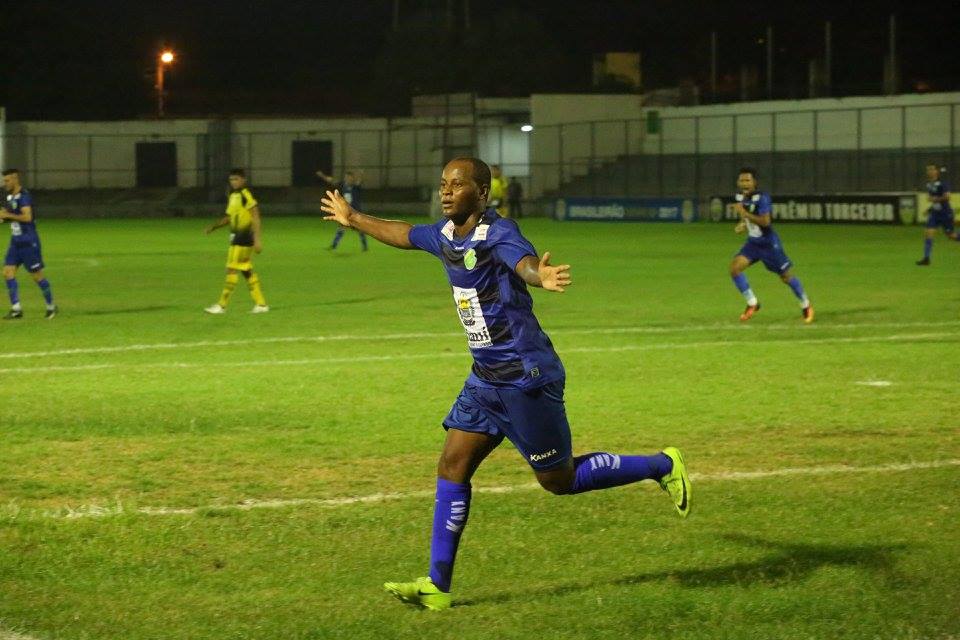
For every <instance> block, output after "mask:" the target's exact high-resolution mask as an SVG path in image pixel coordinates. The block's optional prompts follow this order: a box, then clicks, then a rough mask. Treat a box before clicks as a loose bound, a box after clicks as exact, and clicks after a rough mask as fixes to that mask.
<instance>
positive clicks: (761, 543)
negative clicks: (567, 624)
mask: <svg viewBox="0 0 960 640" xmlns="http://www.w3.org/2000/svg"><path fill="white" fill-rule="evenodd" d="M722 537H723V538H725V539H727V540H731V541H733V542H737V543H741V544H745V545H749V546H754V547H761V548H763V549H766V550H768V551H769V553H768V554H767V555H766V556H764V557H763V558H760V559H759V560H753V561H745V562H734V563H732V564H725V565H721V566H717V567H710V568H705V569H680V570H676V571H654V572H650V573H638V574H634V575H628V576H623V577H620V578H615V579H613V580H608V581H606V582H601V583H596V582H591V583H583V582H580V583H577V582H574V583H569V584H563V585H557V586H555V587H548V588H546V589H540V590H539V595H549V596H556V595H565V594H569V593H576V592H579V591H586V590H589V589H593V588H596V587H597V586H601V585H606V586H609V585H614V586H617V585H634V584H644V583H650V582H661V581H662V582H670V583H674V584H678V585H680V586H682V587H687V588H699V587H727V586H744V585H751V584H766V585H769V586H772V587H778V586H781V585H784V584H786V583H789V582H798V581H801V580H805V579H806V578H807V577H809V576H810V575H811V574H812V573H813V572H814V571H816V570H818V569H820V568H823V567H858V568H862V569H866V570H868V571H872V572H875V573H877V574H879V575H880V576H881V577H882V579H883V580H884V581H886V582H889V583H891V584H896V583H897V582H899V578H898V577H897V576H896V574H895V554H896V552H898V551H900V550H902V549H904V548H906V546H907V545H905V544H894V545H822V544H804V543H783V542H772V541H768V540H763V539H761V538H757V537H754V536H747V535H740V534H729V535H725V536H722ZM529 596H530V592H529V591H528V592H524V593H500V594H497V595H493V596H480V597H477V598H469V599H466V600H461V601H458V602H456V603H455V606H458V607H469V606H473V605H478V604H502V603H506V602H510V601H512V600H516V599H520V598H528V597H529Z"/></svg>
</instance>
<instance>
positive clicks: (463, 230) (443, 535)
mask: <svg viewBox="0 0 960 640" xmlns="http://www.w3.org/2000/svg"><path fill="white" fill-rule="evenodd" d="M489 194H490V169H489V167H487V165H486V164H484V163H483V162H482V161H480V160H477V159H475V158H458V159H456V160H452V161H451V162H450V163H449V164H447V166H446V167H445V168H444V170H443V175H442V178H441V180H440V199H441V205H442V208H443V214H444V216H445V218H446V220H441V221H440V222H438V223H436V224H430V225H416V226H412V225H410V224H408V223H406V222H399V221H391V220H382V219H379V218H374V217H372V216H368V215H365V214H363V213H360V212H359V211H356V210H355V209H354V208H352V207H351V206H350V204H349V203H347V201H346V200H344V198H343V197H342V196H341V195H340V194H339V193H338V192H336V191H334V192H330V191H328V192H327V197H326V198H324V199H323V200H322V206H321V208H322V210H323V211H324V212H325V213H326V214H328V215H327V216H325V218H324V219H325V220H333V221H336V222H338V223H340V224H342V225H344V226H348V227H353V228H355V229H357V230H358V231H363V232H364V233H368V234H370V235H371V236H373V237H374V238H376V239H377V240H379V241H380V242H383V243H385V244H388V245H390V246H393V247H397V248H399V249H420V250H423V251H426V252H428V253H431V254H433V255H434V256H436V257H437V258H438V259H440V261H441V262H442V263H443V266H444V269H445V270H446V273H447V279H448V280H449V281H450V285H451V287H452V289H453V302H454V307H455V309H456V312H457V316H458V318H459V319H460V322H461V324H463V328H464V331H465V332H466V335H467V344H468V346H469V348H470V351H471V354H472V355H473V367H472V370H471V372H470V375H469V376H468V377H467V380H466V383H465V384H464V387H463V390H462V391H461V392H460V396H459V397H458V398H457V400H456V401H455V402H454V404H453V407H452V408H451V409H450V412H449V413H448V414H447V417H446V418H444V420H443V427H444V428H445V429H446V430H447V433H446V442H445V443H444V445H443V451H442V453H441V454H440V461H439V463H438V466H437V487H436V506H435V511H434V518H433V537H432V540H431V545H430V573H429V576H428V577H423V578H418V579H417V580H416V581H414V582H388V583H386V584H385V585H384V587H385V588H386V590H387V591H389V592H390V593H392V594H393V595H395V596H396V597H398V598H399V599H400V600H402V601H404V602H406V603H408V604H413V605H418V606H422V607H426V608H428V609H434V610H440V609H446V608H448V607H450V605H451V595H450V584H451V579H452V576H453V566H454V560H455V558H456V553H457V547H458V545H459V543H460V536H461V535H462V534H463V530H464V527H465V526H466V524H467V517H468V516H469V513H470V498H471V485H470V480H471V478H472V476H473V474H474V472H476V470H477V468H478V467H479V465H480V463H481V462H483V460H484V458H486V457H487V455H488V454H489V453H490V452H491V451H493V450H494V449H495V448H496V447H497V445H499V444H500V443H501V442H502V441H503V439H504V438H505V437H506V438H508V439H509V440H510V441H511V442H512V443H513V444H514V445H515V446H516V448H517V449H518V450H519V452H520V454H521V455H522V456H523V457H524V459H526V460H527V462H528V463H529V464H530V466H531V467H532V468H533V472H534V474H535V475H536V477H537V480H538V481H539V482H540V485H541V486H543V488H544V489H546V490H547V491H550V492H551V493H554V494H576V493H583V492H586V491H593V490H596V489H606V488H609V487H616V486H619V485H624V484H629V483H632V482H637V481H639V480H645V479H652V480H656V481H657V482H659V484H660V487H661V488H662V489H664V490H665V491H667V492H668V493H669V495H670V497H671V499H672V500H673V503H674V506H675V507H676V509H677V511H678V512H679V513H680V515H681V516H686V515H687V514H689V513H690V498H691V494H690V479H689V476H688V475H687V471H686V467H685V465H684V461H683V457H682V455H681V454H680V451H678V450H677V449H676V448H673V447H668V448H666V449H664V450H663V452H661V453H657V454H654V455H651V456H627V455H617V454H612V453H603V452H595V453H588V454H586V455H581V456H576V457H574V456H573V455H572V446H571V438H570V426H569V424H568V423H567V416H566V411H565V409H564V401H563V389H564V379H565V373H564V369H563V365H562V364H561V363H560V359H559V357H557V354H556V352H555V351H554V349H553V345H552V343H551V342H550V339H549V338H548V337H547V335H546V334H545V333H544V332H543V330H542V329H541V328H540V324H539V322H538V321H537V318H536V317H535V316H534V315H533V300H532V298H531V297H530V294H529V293H528V291H527V287H528V286H532V287H540V288H543V289H546V290H547V291H556V292H563V291H564V289H566V287H568V286H569V285H570V283H571V279H570V266H569V265H565V264H564V265H556V266H554V265H551V264H550V254H549V252H547V253H544V254H543V256H542V257H540V258H538V257H537V252H536V250H535V249H534V248H533V245H531V244H530V242H529V241H527V239H526V238H524V237H523V236H522V235H521V234H520V231H519V229H518V227H517V224H516V223H515V222H513V221H512V220H509V219H505V218H501V217H500V216H499V215H498V214H497V212H496V211H495V210H494V209H492V208H488V207H487V204H488V197H489Z"/></svg>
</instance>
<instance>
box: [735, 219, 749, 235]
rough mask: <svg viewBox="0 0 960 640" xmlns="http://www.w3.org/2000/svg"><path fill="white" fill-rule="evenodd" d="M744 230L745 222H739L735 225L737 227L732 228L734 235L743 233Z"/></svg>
mask: <svg viewBox="0 0 960 640" xmlns="http://www.w3.org/2000/svg"><path fill="white" fill-rule="evenodd" d="M746 230H747V222H746V221H745V220H741V221H740V222H738V223H737V226H735V227H734V228H733V232H734V233H743V232H744V231H746Z"/></svg>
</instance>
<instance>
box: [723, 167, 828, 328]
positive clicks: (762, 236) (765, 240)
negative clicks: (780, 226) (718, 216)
mask: <svg viewBox="0 0 960 640" xmlns="http://www.w3.org/2000/svg"><path fill="white" fill-rule="evenodd" d="M737 188H738V189H739V193H737V195H736V196H735V198H736V204H735V205H734V208H735V209H736V211H737V213H738V214H740V222H739V223H737V227H736V232H737V233H743V232H744V231H746V232H747V241H746V242H745V243H744V244H743V246H742V247H740V251H738V252H737V255H735V256H734V257H733V261H732V262H731V263H730V277H731V278H733V284H734V285H736V287H737V289H738V290H739V291H740V293H742V294H743V297H744V298H745V299H746V301H747V308H746V309H744V310H743V313H742V314H740V320H741V321H742V322H746V321H747V320H749V319H750V318H752V317H753V315H754V314H755V313H756V312H757V311H759V310H760V302H759V301H758V300H757V296H755V295H754V293H753V289H751V288H750V283H749V282H747V276H745V275H743V272H744V271H745V270H746V268H747V267H749V266H750V265H752V264H753V263H754V262H756V261H757V260H760V261H762V262H763V266H765V267H766V268H767V271H771V272H773V273H776V274H777V275H779V276H780V280H782V281H783V283H784V284H786V285H787V286H789V287H790V289H791V290H792V291H793V294H794V295H795V296H797V299H798V300H799V301H800V309H801V311H800V313H801V315H802V316H803V321H804V322H806V323H807V324H810V323H811V322H813V306H812V305H811V304H810V300H809V299H808V298H807V295H806V294H805V293H804V292H803V285H802V284H800V280H798V279H797V278H796V277H795V276H794V275H793V273H792V272H791V271H790V267H791V266H793V263H792V262H791V261H790V258H788V257H787V254H785V253H784V252H783V247H782V246H781V244H780V236H778V235H777V232H776V231H774V230H773V224H772V222H771V213H772V212H773V203H772V201H771V200H770V194H768V193H765V192H763V191H757V172H756V170H755V169H751V168H750V167H744V168H743V169H740V174H739V176H738V177H737Z"/></svg>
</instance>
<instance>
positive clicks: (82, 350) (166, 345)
mask: <svg viewBox="0 0 960 640" xmlns="http://www.w3.org/2000/svg"><path fill="white" fill-rule="evenodd" d="M955 326H960V320H958V321H953V320H948V321H942V322H873V323H871V322H865V323H852V324H826V323H822V322H821V323H819V324H814V325H810V326H808V325H801V324H796V323H795V324H774V325H745V324H731V323H717V324H706V325H691V326H686V325H682V324H678V325H676V326H670V327H660V326H634V327H614V328H607V329H602V328H601V329H588V328H583V329H551V330H550V332H549V333H550V334H551V335H553V334H555V335H581V334H589V335H618V334H627V335H630V334H645V333H646V334H664V333H688V332H703V331H721V330H722V331H729V332H733V333H741V332H742V333H748V332H758V331H764V332H771V331H784V330H786V331H790V330H800V331H823V330H826V329H869V328H875V329H890V328H893V329H908V328H916V327H955ZM462 336H463V332H451V331H443V332H413V333H385V334H375V333H372V334H334V335H328V336H324V335H316V336H279V337H272V338H250V339H249V340H200V341H196V342H153V343H144V344H126V345H113V346H103V347H76V348H72V349H54V350H48V351H17V352H11V353H0V359H16V358H45V357H52V356H70V355H85V354H98V353H128V352H136V351H164V350H174V349H200V348H204V347H233V346H238V345H250V344H278V343H297V342H349V341H358V342H359V341H371V342H376V341H381V340H382V341H394V340H422V339H436V338H456V337H462Z"/></svg>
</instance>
